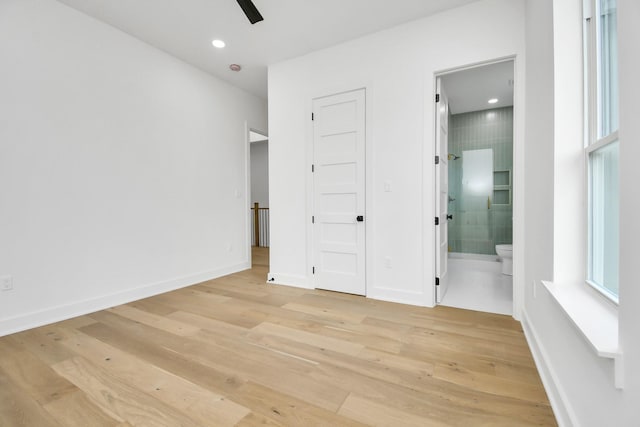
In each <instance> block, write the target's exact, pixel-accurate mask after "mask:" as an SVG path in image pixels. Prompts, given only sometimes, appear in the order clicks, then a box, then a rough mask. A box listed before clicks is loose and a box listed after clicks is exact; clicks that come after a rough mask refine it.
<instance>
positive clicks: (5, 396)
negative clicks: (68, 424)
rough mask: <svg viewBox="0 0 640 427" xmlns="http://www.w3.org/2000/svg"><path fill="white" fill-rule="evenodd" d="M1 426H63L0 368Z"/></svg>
mask: <svg viewBox="0 0 640 427" xmlns="http://www.w3.org/2000/svg"><path fill="white" fill-rule="evenodd" d="M0 426H11V427H22V426H24V427H32V426H38V427H56V426H57V427H61V426H62V425H61V424H59V423H58V422H57V421H56V420H55V419H54V418H53V417H52V416H51V415H50V414H49V413H47V412H46V411H45V410H44V408H43V407H42V406H41V405H40V403H38V402H37V401H36V400H35V399H33V398H32V397H31V396H30V395H29V394H28V393H27V392H26V391H24V390H22V389H21V388H20V387H19V386H18V385H16V384H15V383H14V382H13V381H11V379H10V378H9V376H8V375H7V374H6V372H4V370H0Z"/></svg>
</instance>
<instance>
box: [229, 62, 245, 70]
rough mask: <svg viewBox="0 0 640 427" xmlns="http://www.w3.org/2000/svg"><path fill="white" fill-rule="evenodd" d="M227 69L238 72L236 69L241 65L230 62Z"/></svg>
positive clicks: (239, 68) (240, 68)
mask: <svg viewBox="0 0 640 427" xmlns="http://www.w3.org/2000/svg"><path fill="white" fill-rule="evenodd" d="M229 69H230V70H231V71H235V72H238V71H240V70H242V67H241V66H239V65H238V64H231V65H229Z"/></svg>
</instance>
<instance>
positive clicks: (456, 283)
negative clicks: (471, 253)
mask: <svg viewBox="0 0 640 427" xmlns="http://www.w3.org/2000/svg"><path fill="white" fill-rule="evenodd" d="M501 267H502V266H501V264H500V263H499V262H494V261H480V260H473V259H457V258H454V259H452V258H449V289H448V291H447V293H446V295H445V296H444V299H443V301H442V305H445V306H448V307H456V308H464V309H468V310H475V311H485V312H489V313H497V314H513V277H512V276H507V275H504V274H502V272H501Z"/></svg>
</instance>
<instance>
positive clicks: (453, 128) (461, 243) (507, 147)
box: [449, 107, 513, 255]
mask: <svg viewBox="0 0 640 427" xmlns="http://www.w3.org/2000/svg"><path fill="white" fill-rule="evenodd" d="M486 148H491V149H493V170H494V171H504V170H509V171H511V177H512V178H511V187H510V188H511V189H513V107H505V108H496V109H492V110H484V111H474V112H471V113H463V114H456V115H453V116H451V117H450V119H449V153H451V154H455V155H458V156H460V157H461V158H460V159H458V160H450V161H449V197H450V198H453V199H455V200H454V201H451V202H449V213H450V214H453V220H451V221H449V251H450V252H462V253H474V254H487V255H495V253H496V252H495V245H498V244H503V243H512V236H513V231H512V216H513V207H512V206H513V204H512V202H511V201H512V200H513V197H511V198H509V201H507V204H497V203H494V202H495V201H499V200H495V198H494V196H493V195H492V196H491V201H492V204H491V208H490V209H488V210H487V211H481V212H479V211H476V212H465V211H462V209H460V208H459V207H460V206H462V203H461V197H462V156H463V153H464V151H469V150H480V149H486ZM500 188H502V189H504V188H505V187H500ZM501 195H506V193H504V192H503V193H501ZM512 196H513V195H512Z"/></svg>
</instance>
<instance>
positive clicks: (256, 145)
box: [251, 141, 269, 208]
mask: <svg viewBox="0 0 640 427" xmlns="http://www.w3.org/2000/svg"><path fill="white" fill-rule="evenodd" d="M254 202H258V203H260V207H263V208H268V207H269V141H259V142H252V143H251V203H254Z"/></svg>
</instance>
